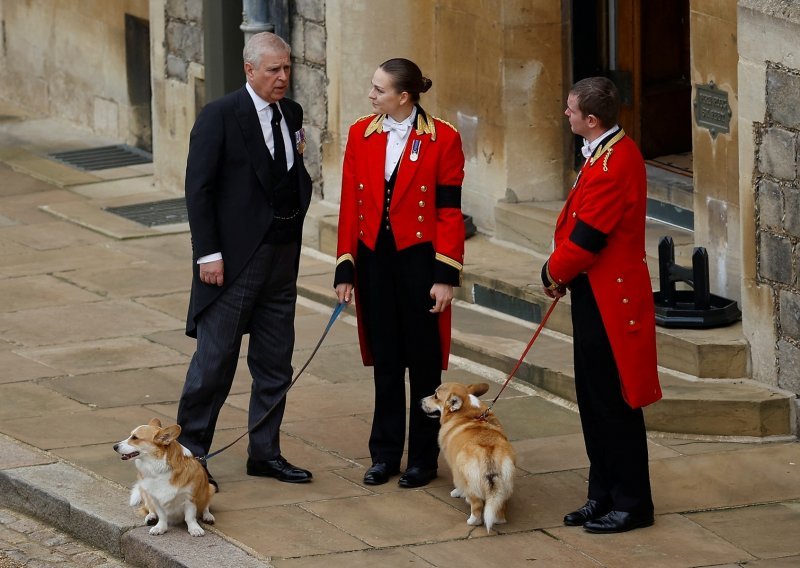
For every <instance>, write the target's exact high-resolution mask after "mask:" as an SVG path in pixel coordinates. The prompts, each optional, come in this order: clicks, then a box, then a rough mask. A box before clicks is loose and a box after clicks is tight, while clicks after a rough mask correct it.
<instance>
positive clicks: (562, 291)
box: [542, 286, 567, 299]
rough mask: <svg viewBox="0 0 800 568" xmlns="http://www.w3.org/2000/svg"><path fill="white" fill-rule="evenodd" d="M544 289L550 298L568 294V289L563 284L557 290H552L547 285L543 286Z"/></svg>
mask: <svg viewBox="0 0 800 568" xmlns="http://www.w3.org/2000/svg"><path fill="white" fill-rule="evenodd" d="M542 290H544V293H545V295H546V296H547V297H548V298H553V299H555V298H563V297H564V296H566V295H567V289H566V288H565V287H563V286H559V287H558V288H556V289H555V290H551V289H550V288H548V287H547V286H542Z"/></svg>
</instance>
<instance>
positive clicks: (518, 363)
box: [478, 297, 560, 420]
mask: <svg viewBox="0 0 800 568" xmlns="http://www.w3.org/2000/svg"><path fill="white" fill-rule="evenodd" d="M559 299H560V297H558V298H556V299H554V300H553V303H552V304H550V308H548V310H547V313H546V314H544V317H543V318H542V321H541V322H540V323H539V327H537V328H536V331H535V332H533V337H531V340H530V341H529V342H528V346H527V347H526V348H525V351H523V352H522V357H520V358H519V361H517V364H516V365H515V366H514V369H513V370H512V371H511V372H510V373H509V374H508V378H507V379H506V382H505V383H503V388H501V389H500V392H498V393H497V396H496V397H494V400H493V401H492V403H491V404H490V405H489V408H487V409H486V410H484V411H483V414H481V415H480V416H479V417H478V420H486V416H487V415H488V414H489V412H491V410H492V407H494V403H495V402H497V399H498V398H500V395H501V394H503V391H504V390H506V387H507V386H508V383H510V382H511V379H512V378H513V377H514V374H515V373H516V372H517V371H518V370H519V367H520V365H522V361H524V360H525V356H526V355H527V354H528V351H530V349H531V346H532V345H533V342H534V341H536V338H537V337H539V333H540V332H541V331H542V328H544V324H545V323H547V318H549V317H550V314H551V313H553V308H555V307H556V304H557V303H558V300H559Z"/></svg>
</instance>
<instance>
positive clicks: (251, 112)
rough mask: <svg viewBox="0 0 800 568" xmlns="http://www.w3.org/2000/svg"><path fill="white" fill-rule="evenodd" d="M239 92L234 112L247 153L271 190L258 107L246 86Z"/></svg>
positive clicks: (267, 159) (268, 189)
mask: <svg viewBox="0 0 800 568" xmlns="http://www.w3.org/2000/svg"><path fill="white" fill-rule="evenodd" d="M237 94H238V96H237V97H236V103H235V109H234V112H235V114H236V120H237V121H238V122H239V128H240V129H241V131H242V137H243V138H244V144H245V147H246V148H247V153H248V154H249V155H250V163H251V164H253V169H254V170H255V171H256V176H258V179H259V181H260V182H261V185H262V186H263V187H264V189H265V190H266V191H268V192H270V191H271V190H270V186H271V184H270V178H269V150H268V149H267V144H266V142H264V133H263V132H262V131H261V123H260V122H259V120H258V113H257V112H256V107H255V105H254V104H253V99H252V98H250V93H248V92H247V89H246V88H245V87H242V88H241V89H240V90H239V91H237Z"/></svg>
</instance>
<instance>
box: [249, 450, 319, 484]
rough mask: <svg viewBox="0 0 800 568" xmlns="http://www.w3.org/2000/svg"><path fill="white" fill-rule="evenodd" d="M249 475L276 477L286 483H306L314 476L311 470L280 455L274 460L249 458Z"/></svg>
mask: <svg viewBox="0 0 800 568" xmlns="http://www.w3.org/2000/svg"><path fill="white" fill-rule="evenodd" d="M247 475H256V476H259V477H274V478H276V479H277V480H278V481H285V482H286V483H306V482H308V481H311V478H312V477H313V476H312V475H311V472H310V471H308V470H305V469H301V468H299V467H296V466H293V465H292V464H290V463H289V462H288V461H286V459H285V458H284V457H283V456H278V457H277V458H275V459H274V460H254V459H250V458H248V459H247Z"/></svg>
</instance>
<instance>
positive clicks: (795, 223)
mask: <svg viewBox="0 0 800 568" xmlns="http://www.w3.org/2000/svg"><path fill="white" fill-rule="evenodd" d="M738 36H739V82H740V85H742V88H741V89H740V92H739V102H740V105H739V123H740V126H739V154H740V160H739V194H740V203H741V210H742V214H741V226H742V308H743V312H744V315H743V330H744V333H745V336H746V338H747V339H748V341H749V342H750V346H751V354H752V376H753V378H754V379H757V380H760V381H762V382H766V383H768V384H772V385H774V386H778V387H781V388H784V389H787V390H790V391H793V392H795V393H798V394H800V179H799V177H800V176H799V175H798V168H800V163H799V162H800V160H799V159H798V153H799V152H800V107H798V105H797V93H798V92H800V51H799V50H798V49H797V46H798V41H797V38H798V37H800V4H798V3H797V2H794V1H793V0H739V4H738Z"/></svg>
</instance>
